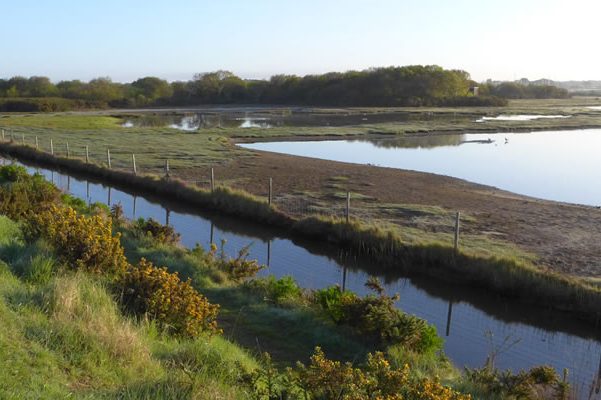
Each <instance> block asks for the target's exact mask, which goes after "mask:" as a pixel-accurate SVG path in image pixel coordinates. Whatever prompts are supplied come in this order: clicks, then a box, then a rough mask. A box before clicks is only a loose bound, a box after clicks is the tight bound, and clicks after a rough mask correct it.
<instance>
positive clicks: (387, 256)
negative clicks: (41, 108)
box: [0, 101, 601, 322]
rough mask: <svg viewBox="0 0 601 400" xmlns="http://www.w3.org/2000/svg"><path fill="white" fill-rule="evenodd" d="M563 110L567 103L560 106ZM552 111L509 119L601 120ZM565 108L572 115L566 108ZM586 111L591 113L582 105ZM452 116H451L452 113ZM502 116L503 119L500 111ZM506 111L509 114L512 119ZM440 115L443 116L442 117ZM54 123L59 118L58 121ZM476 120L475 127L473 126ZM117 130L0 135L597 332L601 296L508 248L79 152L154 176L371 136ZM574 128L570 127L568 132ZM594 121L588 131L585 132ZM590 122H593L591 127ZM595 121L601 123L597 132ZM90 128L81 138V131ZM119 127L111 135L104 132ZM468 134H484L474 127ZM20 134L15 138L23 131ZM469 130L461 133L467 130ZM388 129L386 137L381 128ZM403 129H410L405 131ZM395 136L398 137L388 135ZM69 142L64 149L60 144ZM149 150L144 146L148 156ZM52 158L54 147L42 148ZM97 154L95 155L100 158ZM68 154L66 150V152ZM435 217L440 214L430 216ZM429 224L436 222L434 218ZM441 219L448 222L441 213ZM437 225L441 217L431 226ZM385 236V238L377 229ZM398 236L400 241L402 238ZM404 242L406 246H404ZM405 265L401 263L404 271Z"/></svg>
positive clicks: (35, 128) (29, 154)
mask: <svg viewBox="0 0 601 400" xmlns="http://www.w3.org/2000/svg"><path fill="white" fill-rule="evenodd" d="M564 102H566V101H564ZM561 104H562V105H561V106H558V105H557V104H555V103H552V104H551V105H548V106H539V108H536V109H535V108H533V107H532V105H528V107H526V108H525V109H524V110H522V108H520V107H521V106H519V105H517V106H514V107H513V108H511V110H512V112H514V111H515V112H526V110H528V111H529V113H533V112H535V111H536V112H541V113H542V112H543V110H547V113H557V112H558V111H557V107H562V108H561V109H562V110H564V109H566V108H568V107H569V108H570V109H571V110H572V111H574V110H576V109H580V110H581V112H582V115H579V116H578V117H574V118H570V119H568V120H561V121H562V122H561V123H562V124H564V123H569V124H573V125H574V126H577V125H578V124H582V123H585V122H586V123H593V122H594V123H599V122H601V117H596V116H595V114H594V113H591V112H589V111H590V110H589V111H585V110H584V109H582V107H584V105H583V104H580V103H573V102H572V103H561ZM566 104H568V105H566ZM584 104H590V103H584ZM447 111H448V110H447ZM497 111H499V110H497ZM506 111H507V110H503V112H506ZM441 112H442V111H441ZM53 118H56V119H55V120H53ZM470 118H471V117H470ZM49 120H52V121H53V122H54V128H52V129H49V128H46V126H47V124H49V123H50V122H49ZM117 121H118V120H115V119H112V118H110V117H105V116H54V117H53V116H45V115H44V116H40V115H33V116H19V117H10V118H1V119H0V126H11V129H14V130H15V141H16V142H17V143H18V142H19V140H20V135H21V134H22V133H25V132H26V133H27V139H28V143H30V144H31V142H32V136H33V135H36V136H38V137H39V138H40V141H44V142H48V140H49V138H50V137H52V138H53V139H54V140H55V154H58V155H61V147H60V146H61V145H60V144H59V143H64V142H66V141H67V140H68V141H69V143H70V146H71V149H72V150H71V154H72V157H79V159H73V158H71V159H66V158H64V157H57V158H55V157H51V156H49V155H48V154H44V153H40V152H35V151H33V149H32V148H31V147H27V148H26V147H22V146H16V145H3V148H4V149H5V150H7V151H9V152H12V154H15V155H19V156H21V157H24V158H27V159H31V160H36V161H38V162H43V163H45V165H48V166H60V167H63V168H67V169H70V170H72V171H85V172H86V173H89V174H90V175H91V176H94V177H97V178H100V179H105V180H108V181H110V182H114V183H119V184H122V185H127V186H128V187H130V188H132V189H136V190H143V191H147V192H151V193H156V194H159V195H162V196H166V197H169V198H175V199H177V200H181V201H184V202H187V203H189V204H192V205H201V206H203V207H209V208H213V209H215V210H219V211H224V212H226V213H229V214H233V215H238V216H242V217H245V218H248V219H251V220H255V221H259V222H268V223H270V224H274V225H278V226H282V227H286V228H290V229H292V230H293V231H294V232H296V233H298V234H301V235H305V236H310V237H314V238H319V239H322V240H323V239H325V240H328V241H331V242H333V243H336V244H339V245H341V246H343V247H346V248H349V249H352V250H353V251H356V252H358V253H360V254H363V255H368V256H370V257H373V258H374V259H375V260H376V261H378V262H380V263H381V266H382V269H383V270H386V269H388V268H397V269H398V268H402V269H404V270H407V271H409V272H417V273H422V274H426V275H431V276H436V277H444V278H446V279H451V280H455V281H459V282H462V283H468V284H475V285H480V286H484V287H487V288H490V289H493V290H496V291H498V292H500V293H503V294H506V295H510V296H515V297H518V298H521V299H523V300H524V301H528V302H532V303H537V304H542V305H545V306H546V307H551V308H555V309H561V310H570V311H573V312H574V313H575V314H576V315H578V316H579V317H581V318H583V319H587V320H589V321H592V322H595V321H597V320H598V318H599V315H598V312H599V311H598V310H599V309H601V306H600V304H601V303H600V302H601V289H599V287H597V286H595V285H594V284H592V283H590V282H582V281H580V280H577V279H571V278H566V277H563V276H559V275H555V274H549V273H546V272H541V271H539V270H537V269H536V268H535V267H534V266H533V264H532V260H533V259H534V256H532V255H530V254H526V253H524V252H523V251H520V250H518V249H516V248H515V246H512V245H510V244H507V243H504V242H502V241H498V240H493V239H490V238H488V237H486V236H484V235H466V236H464V237H462V251H461V254H459V255H458V256H455V255H454V254H453V251H452V249H451V248H450V247H449V246H448V244H449V243H451V239H450V237H449V235H448V234H444V233H432V232H427V231H425V230H421V229H415V228H410V227H401V228H399V227H398V226H394V225H392V224H386V223H384V224H382V223H378V227H374V226H369V225H365V224H362V223H361V222H359V221H353V223H351V224H345V223H341V222H340V221H338V220H335V219H327V218H323V217H318V216H316V217H309V218H304V219H301V220H299V219H296V218H291V217H289V216H286V215H284V214H283V213H281V212H278V211H277V210H276V209H273V208H270V207H268V206H267V204H266V203H265V201H264V200H262V199H259V198H256V197H253V196H249V195H248V194H245V193H241V192H237V191H233V190H230V189H225V188H220V189H219V190H217V191H216V192H215V193H210V192H207V191H203V190H198V189H196V188H192V187H188V186H185V185H182V184H181V183H179V182H177V181H175V180H171V181H165V180H161V179H159V178H156V177H152V176H137V177H134V176H132V175H131V174H129V173H127V172H124V171H116V170H108V169H106V168H103V167H102V166H101V165H96V164H85V163H84V162H82V161H81V157H82V155H83V148H84V146H85V145H89V146H90V148H91V149H92V150H91V155H92V159H93V160H98V159H102V156H101V155H100V154H98V153H100V151H99V150H98V149H102V151H104V149H105V148H106V147H109V146H110V147H111V149H116V150H112V151H111V153H112V154H115V156H114V164H113V165H115V164H117V166H121V167H122V168H127V166H128V162H129V157H130V156H131V152H136V161H137V163H138V165H139V168H140V170H142V171H149V172H157V171H159V170H160V168H161V167H162V165H163V160H164V159H167V158H168V159H169V160H170V163H171V165H172V167H173V168H174V169H175V170H177V169H178V168H185V167H189V166H191V165H195V163H197V164H196V165H207V166H208V165H215V164H219V163H225V162H226V160H227V159H228V158H229V157H232V156H237V157H252V153H251V152H248V151H245V150H242V149H239V148H235V147H233V146H232V145H231V143H230V142H229V139H230V138H232V137H239V136H246V137H249V136H253V135H257V136H258V135H269V136H279V135H288V136H290V135H295V134H298V135H303V134H304V133H308V132H310V133H311V134H315V135H324V134H328V132H338V133H339V134H340V133H341V132H344V133H345V134H348V133H351V134H361V133H366V132H371V129H373V127H370V126H359V127H351V128H348V129H347V128H345V129H344V130H341V129H339V128H336V129H334V128H318V129H313V128H311V129H307V128H298V129H291V128H286V129H270V130H254V129H251V130H243V129H238V130H235V129H233V130H207V131H206V132H205V131H201V132H200V133H198V134H190V133H182V132H178V131H175V130H172V129H162V128H150V129H149V128H144V129H140V128H131V129H125V128H121V127H119V126H118V124H117ZM549 121H550V120H543V121H531V122H528V123H526V124H524V123H519V124H515V123H509V125H511V126H513V127H514V128H515V129H517V127H522V128H525V129H526V127H529V128H528V129H530V128H532V129H534V128H541V129H543V128H544V127H546V126H547V124H548V123H550V122H549ZM566 121H568V122H566ZM587 121H588V122H587ZM591 121H593V122H591ZM595 121H596V122H595ZM86 124H87V126H89V128H86V129H82V128H81V126H82V125H86ZM107 124H109V125H111V124H113V125H114V128H112V129H106V125H107ZM469 124H471V125H472V126H481V125H479V124H476V123H474V122H469ZM505 124H507V123H498V122H494V123H493V124H492V125H490V126H494V127H495V129H499V128H500V127H501V126H504V125H505ZM428 126H430V128H429V129H432V130H437V129H443V127H444V125H440V124H439V125H437V124H436V123H434V124H430V125H428ZM453 126H454V129H462V127H463V125H461V124H459V125H456V124H453ZM17 127H18V128H17ZM463 128H464V127H463ZM381 129H384V128H381ZM403 129H413V128H412V127H411V125H410V126H409V127H407V126H405V125H403ZM390 132H392V131H390ZM63 141H64V142H63ZM142 144H143V146H142ZM42 146H43V148H44V149H45V150H47V147H48V144H47V143H46V144H43V145H42ZM94 149H96V150H94ZM62 153H63V154H64V150H62ZM436 213H438V211H437V212H435V213H433V214H436ZM431 214H432V213H431ZM440 214H441V215H443V214H444V212H441V213H440ZM434 217H435V218H436V216H434ZM382 226H384V227H385V228H384V229H382V228H381V227H382ZM400 229H402V232H399V230H400ZM401 233H402V236H401ZM399 260H403V262H401V265H399Z"/></svg>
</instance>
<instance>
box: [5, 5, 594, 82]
mask: <svg viewBox="0 0 601 400" xmlns="http://www.w3.org/2000/svg"><path fill="white" fill-rule="evenodd" d="M600 15H601V5H597V3H596V1H595V0H572V1H565V0H563V1H561V0H546V1H543V0H521V1H517V0H504V1H492V0H480V1H476V0H447V1H443V0H439V1H435V0H421V1H419V0H407V1H405V0H396V1H393V0H321V1H318V0H303V1H287V0H279V1H277V0H255V1H253V0H246V1H242V0H213V1H204V0H196V1H192V0H171V1H153V0H146V1H138V0H130V1H128V0H121V1H116V0H102V1H100V0H88V1H82V0H79V1H72V0H53V1H49V0H48V1H45V0H38V1H32V0H18V1H16V0H0V77H4V78H6V77H10V76H13V75H25V76H29V75H45V76H49V77H50V78H51V79H53V80H60V79H72V78H78V79H84V80H88V79H91V78H94V77H98V76H110V77H112V78H113V80H116V81H129V80H133V79H135V78H138V77H141V76H147V75H153V76H160V77H163V78H166V79H169V80H175V79H190V78H191V77H192V75H193V74H194V73H196V72H206V71H212V70H216V69H227V70H231V71H233V72H234V73H236V74H238V75H240V76H243V77H247V78H252V77H256V78H265V77H268V76H270V75H272V74H275V73H293V74H299V75H304V74H310V73H321V72H327V71H344V70H349V69H364V68H369V67H372V66H389V65H408V64H438V65H441V66H443V67H447V68H460V69H464V70H466V71H468V72H470V73H471V74H472V76H473V78H475V79H477V80H484V79H487V78H493V79H514V78H521V77H528V78H530V79H537V78H541V77H547V78H551V79H560V80H567V79H601V52H600V51H599V47H600V46H599V41H600V40H601V39H600V38H601V32H600V31H599V29H598V28H597V26H598V22H597V19H598V18H599V16H600Z"/></svg>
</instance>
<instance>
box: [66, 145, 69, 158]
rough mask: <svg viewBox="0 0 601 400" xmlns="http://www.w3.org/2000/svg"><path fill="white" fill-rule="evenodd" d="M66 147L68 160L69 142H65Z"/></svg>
mask: <svg viewBox="0 0 601 400" xmlns="http://www.w3.org/2000/svg"><path fill="white" fill-rule="evenodd" d="M66 147H67V158H69V142H67V145H66Z"/></svg>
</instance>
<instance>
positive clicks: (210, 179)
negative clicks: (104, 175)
mask: <svg viewBox="0 0 601 400" xmlns="http://www.w3.org/2000/svg"><path fill="white" fill-rule="evenodd" d="M0 134H1V138H2V141H3V142H8V143H12V144H14V145H21V146H27V147H30V148H34V149H35V150H36V151H39V152H43V153H47V154H50V155H52V156H54V157H65V158H69V159H77V160H80V161H83V162H86V163H93V164H96V165H100V166H102V167H105V168H110V169H112V170H119V171H125V172H130V173H132V174H145V173H152V174H154V175H157V174H159V175H161V174H162V175H163V176H164V177H169V178H175V179H177V180H178V181H181V182H182V183H185V184H186V185H189V186H193V187H197V188H200V189H204V190H214V189H215V188H216V187H222V186H225V183H224V182H220V181H219V180H218V177H216V176H215V172H214V168H211V167H208V168H206V169H207V173H206V174H205V176H198V177H195V178H194V179H189V178H185V177H179V176H178V173H177V170H174V169H172V168H171V167H170V164H169V162H170V160H169V158H168V157H166V156H164V155H161V154H153V155H152V157H151V156H149V155H148V154H144V155H143V157H142V163H141V162H140V157H139V155H138V154H136V153H133V152H129V151H125V150H122V149H119V148H117V147H115V148H108V147H107V148H104V149H99V148H98V147H97V146H96V147H94V146H93V144H82V142H81V140H79V141H77V144H76V145H73V143H71V144H70V143H69V142H68V141H67V140H64V141H56V140H54V139H53V138H48V137H47V136H46V135H45V136H44V138H43V139H44V140H41V139H40V138H39V137H38V136H36V135H32V134H30V133H25V132H24V131H18V132H15V131H14V130H13V129H0ZM256 180H258V178H257V179H256ZM261 180H264V181H265V182H262V183H261V185H260V186H262V185H263V184H265V183H266V182H267V180H268V182H269V184H268V185H265V187H266V188H268V190H267V191H266V192H265V193H260V194H259V197H263V196H264V198H265V200H266V201H267V202H269V203H270V204H271V205H272V206H274V207H275V208H276V209H277V210H278V211H280V212H283V213H285V214H287V215H289V216H291V217H294V218H306V217H311V216H319V217H327V218H333V219H336V220H343V221H347V222H349V221H351V220H358V221H361V222H362V223H365V224H367V225H371V226H382V224H383V223H384V222H385V223H387V224H393V225H397V226H400V227H414V228H418V229H423V230H426V231H430V232H431V233H435V234H443V235H451V236H452V237H451V238H448V240H449V243H450V244H451V243H452V245H453V246H454V248H455V250H457V249H458V247H459V220H460V215H459V213H455V212H446V213H442V214H441V213H439V214H438V215H437V216H436V217H435V218H436V221H435V223H432V222H431V221H430V222H428V221H427V219H428V218H429V217H428V215H427V213H419V212H418V213H416V212H413V211H409V212H405V213H404V212H396V213H394V215H386V214H385V213H383V212H382V208H381V207H379V205H378V204H377V203H375V204H368V202H362V201H361V199H362V197H364V196H362V195H361V194H360V193H356V192H353V193H351V192H350V191H346V192H345V191H340V192H339V193H336V194H335V195H330V196H311V195H310V194H307V193H303V192H298V193H281V192H277V191H274V190H273V187H274V186H273V181H272V178H261ZM276 186H277V182H276ZM421 214H425V217H424V215H421ZM424 221H425V222H424ZM451 241H452V242H451Z"/></svg>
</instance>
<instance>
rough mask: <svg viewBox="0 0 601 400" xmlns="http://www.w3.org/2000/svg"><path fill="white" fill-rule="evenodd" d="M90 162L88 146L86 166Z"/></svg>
mask: <svg viewBox="0 0 601 400" xmlns="http://www.w3.org/2000/svg"><path fill="white" fill-rule="evenodd" d="M89 162H90V153H89V151H88V146H86V164H87V163H89Z"/></svg>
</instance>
